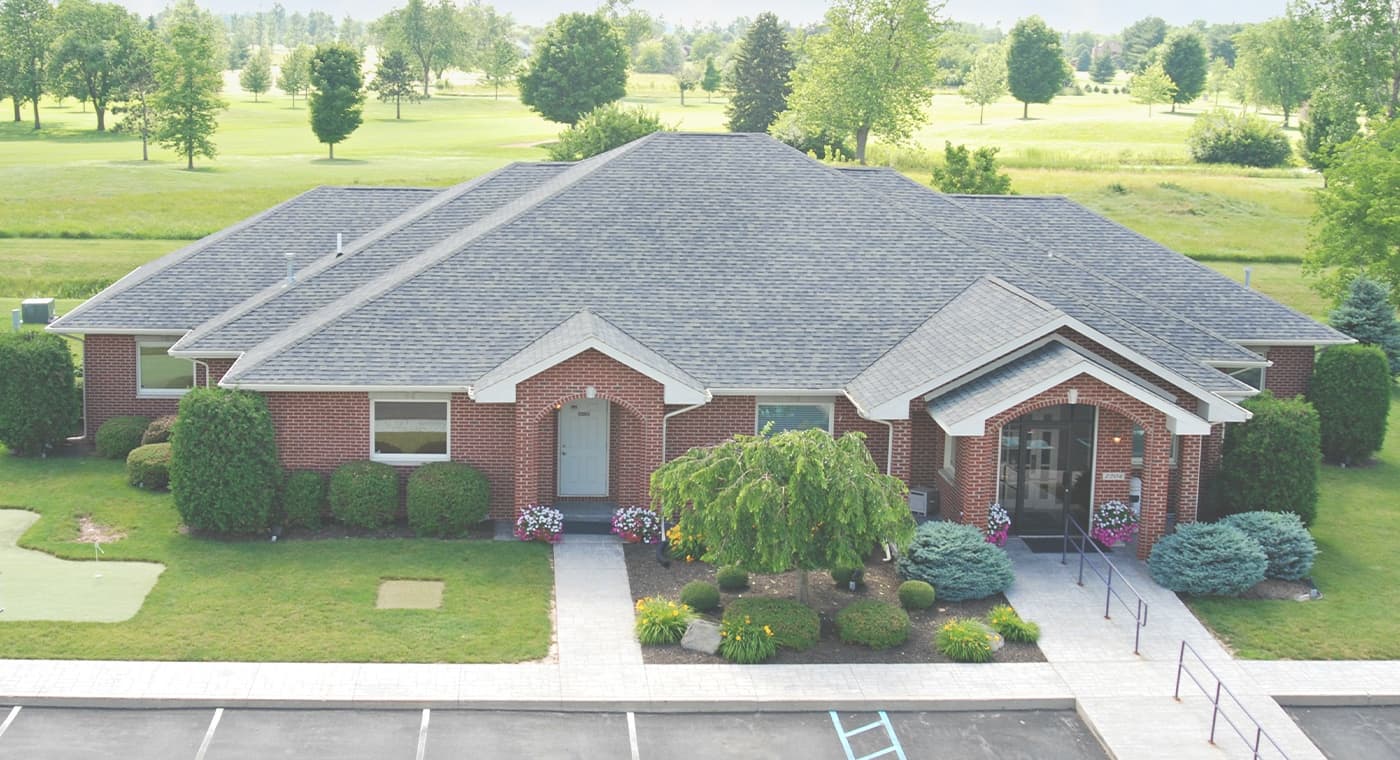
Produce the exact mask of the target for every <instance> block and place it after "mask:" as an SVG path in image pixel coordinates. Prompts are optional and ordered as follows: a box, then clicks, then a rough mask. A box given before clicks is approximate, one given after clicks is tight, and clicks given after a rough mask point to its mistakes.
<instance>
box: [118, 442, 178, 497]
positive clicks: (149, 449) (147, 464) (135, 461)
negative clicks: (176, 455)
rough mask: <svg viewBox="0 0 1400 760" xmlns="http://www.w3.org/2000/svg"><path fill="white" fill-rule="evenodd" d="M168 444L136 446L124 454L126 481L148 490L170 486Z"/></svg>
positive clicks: (161, 489) (159, 489) (157, 489)
mask: <svg viewBox="0 0 1400 760" xmlns="http://www.w3.org/2000/svg"><path fill="white" fill-rule="evenodd" d="M170 457H171V454H170V444H168V443H148V444H146V445H145V446H137V447H136V448H134V449H132V450H131V452H130V453H129V454H127V456H126V482H128V483H130V484H132V485H133V486H136V487H137V488H144V489H146V490H148V491H164V490H165V489H166V488H168V487H169V486H170Z"/></svg>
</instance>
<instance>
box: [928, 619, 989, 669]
mask: <svg viewBox="0 0 1400 760" xmlns="http://www.w3.org/2000/svg"><path fill="white" fill-rule="evenodd" d="M933 641H934V645H935V646H937V647H938V651H940V652H942V653H943V654H944V656H946V657H947V658H948V659H950V660H953V661H954V662H991V661H992V636H991V634H990V633H988V632H987V629H986V628H984V627H983V626H982V623H981V622H979V621H976V620H969V619H966V618H958V619H955V620H950V621H948V622H946V623H944V624H943V626H942V627H940V628H939V629H938V634H937V635H936V636H935V637H934V640H933Z"/></svg>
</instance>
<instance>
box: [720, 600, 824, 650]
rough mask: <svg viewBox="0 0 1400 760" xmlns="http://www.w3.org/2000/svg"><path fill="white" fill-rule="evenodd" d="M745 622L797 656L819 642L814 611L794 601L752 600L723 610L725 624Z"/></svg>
mask: <svg viewBox="0 0 1400 760" xmlns="http://www.w3.org/2000/svg"><path fill="white" fill-rule="evenodd" d="M746 619H748V620H752V622H753V624H754V625H758V626H765V625H766V626H768V627H769V628H771V629H772V631H773V640H774V641H776V642H777V643H778V646H781V647H787V648H788V649H795V650H797V651H799V652H802V651H805V650H808V649H811V648H812V647H814V646H816V644H817V639H819V638H821V633H822V622H821V618H819V617H818V616H817V611H816V610H814V609H812V608H811V607H808V606H807V605H805V604H802V603H801V602H799V601H797V600H795V599H773V598H771V597H762V596H755V597H750V598H748V599H735V600H734V601H732V602H730V603H729V606H728V607H725V608H724V621H725V622H729V621H737V620H746Z"/></svg>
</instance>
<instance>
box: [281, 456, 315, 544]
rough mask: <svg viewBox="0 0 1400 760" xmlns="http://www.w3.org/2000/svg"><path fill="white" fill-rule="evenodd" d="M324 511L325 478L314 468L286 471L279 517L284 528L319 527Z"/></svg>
mask: <svg viewBox="0 0 1400 760" xmlns="http://www.w3.org/2000/svg"><path fill="white" fill-rule="evenodd" d="M325 512H326V478H325V476H324V475H322V474H321V473H319V472H316V471H315V470H297V471H295V472H290V473H287V479H286V480H285V481H283V483H282V509H281V511H280V517H281V520H282V526H283V527H284V528H309V529H311V530H315V529H317V528H319V527H321V522H322V519H323V518H324V516H325Z"/></svg>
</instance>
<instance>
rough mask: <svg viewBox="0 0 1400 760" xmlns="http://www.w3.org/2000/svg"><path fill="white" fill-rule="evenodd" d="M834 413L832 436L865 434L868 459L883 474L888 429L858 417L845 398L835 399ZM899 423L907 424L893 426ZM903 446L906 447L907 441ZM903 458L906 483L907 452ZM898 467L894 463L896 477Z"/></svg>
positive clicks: (897, 443)
mask: <svg viewBox="0 0 1400 760" xmlns="http://www.w3.org/2000/svg"><path fill="white" fill-rule="evenodd" d="M822 400H825V399H822ZM834 411H835V419H833V420H832V434H833V435H835V436H837V437H838V438H839V437H840V436H843V435H845V434H846V433H848V432H850V431H852V430H855V431H859V432H861V433H865V447H866V448H867V449H870V457H871V458H872V459H874V460H875V466H876V467H879V468H880V472H884V471H885V469H886V460H888V459H889V428H887V427H885V425H884V424H883V423H880V422H876V421H874V420H867V419H865V418H864V417H862V416H860V412H857V411H856V407H855V405H854V404H852V403H851V401H850V399H848V398H846V397H845V396H837V397H836V404H835V410H834ZM900 422H903V423H904V424H906V425H907V424H908V421H907V420H896V421H895V424H896V425H898V424H899V423H900ZM895 445H896V448H898V447H899V441H898V436H897V435H896V441H895ZM905 445H906V447H907V441H906V442H905ZM905 456H906V462H905V463H904V465H903V466H904V468H905V469H904V472H905V475H904V480H905V482H906V483H907V482H908V480H909V476H908V462H907V456H908V454H907V451H906V454H905ZM899 466H900V465H899V463H896V472H895V473H894V474H896V475H898V474H899V470H898V468H899Z"/></svg>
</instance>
